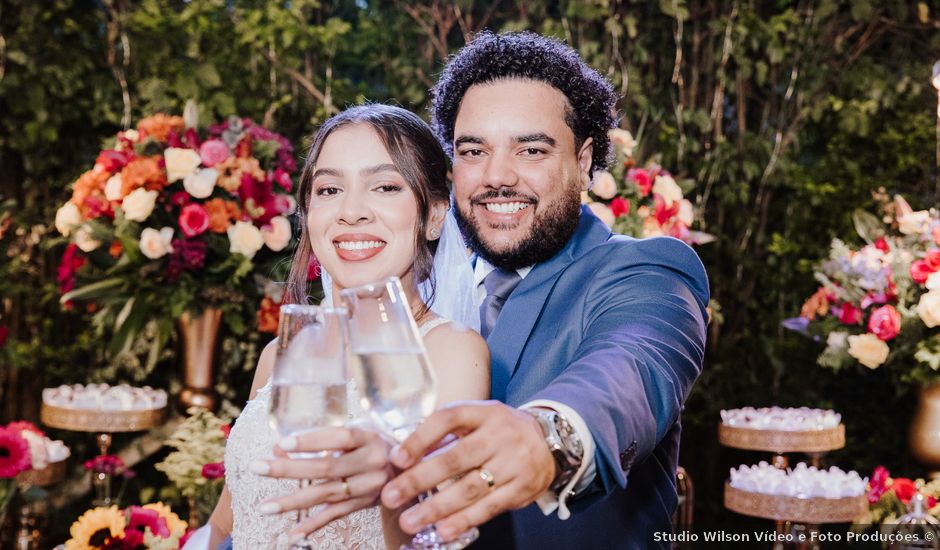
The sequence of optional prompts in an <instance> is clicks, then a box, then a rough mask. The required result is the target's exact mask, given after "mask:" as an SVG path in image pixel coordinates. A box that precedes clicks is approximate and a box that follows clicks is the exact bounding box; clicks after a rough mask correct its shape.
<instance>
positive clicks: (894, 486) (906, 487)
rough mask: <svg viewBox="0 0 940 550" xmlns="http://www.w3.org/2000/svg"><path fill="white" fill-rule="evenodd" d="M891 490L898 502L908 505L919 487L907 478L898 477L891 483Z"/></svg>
mask: <svg viewBox="0 0 940 550" xmlns="http://www.w3.org/2000/svg"><path fill="white" fill-rule="evenodd" d="M891 490H892V491H893V492H894V494H895V496H897V497H898V500H900V501H901V502H903V503H904V504H907V503H908V502H910V501H911V499H912V498H914V495H916V494H917V485H915V484H914V482H913V481H911V480H909V479H907V478H906V477H898V478H895V479H894V481H893V482H892V483H891Z"/></svg>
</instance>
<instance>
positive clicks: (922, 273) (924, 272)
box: [911, 260, 933, 285]
mask: <svg viewBox="0 0 940 550" xmlns="http://www.w3.org/2000/svg"><path fill="white" fill-rule="evenodd" d="M931 273H933V270H932V269H930V266H929V265H927V262H925V261H924V260H915V261H914V263H912V264H911V279H913V280H914V282H915V283H917V284H919V285H922V284H924V283H926V282H927V277H930V274H931Z"/></svg>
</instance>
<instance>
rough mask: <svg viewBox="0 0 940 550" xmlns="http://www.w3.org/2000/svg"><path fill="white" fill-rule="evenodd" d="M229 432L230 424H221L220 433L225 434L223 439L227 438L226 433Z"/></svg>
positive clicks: (230, 431)
mask: <svg viewBox="0 0 940 550" xmlns="http://www.w3.org/2000/svg"><path fill="white" fill-rule="evenodd" d="M230 433H232V425H231V424H226V425H224V426H222V435H224V436H225V439H228V435H229V434H230Z"/></svg>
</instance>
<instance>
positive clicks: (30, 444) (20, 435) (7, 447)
mask: <svg viewBox="0 0 940 550" xmlns="http://www.w3.org/2000/svg"><path fill="white" fill-rule="evenodd" d="M69 454H70V452H69V449H68V447H66V446H65V444H64V443H62V442H61V441H53V440H51V439H49V438H48V437H46V434H45V433H44V432H43V431H42V430H40V429H39V428H37V427H36V426H35V425H34V424H33V423H31V422H27V421H25V420H20V421H17V422H10V423H9V424H7V425H6V426H3V427H0V511H2V510H3V509H4V508H6V506H7V504H8V503H9V502H10V500H11V499H12V498H13V495H14V494H15V492H16V476H18V475H19V474H21V473H23V472H25V471H27V470H30V469H32V470H42V469H43V468H45V467H46V466H48V465H49V464H50V463H53V462H61V461H63V460H65V459H66V458H68V456H69Z"/></svg>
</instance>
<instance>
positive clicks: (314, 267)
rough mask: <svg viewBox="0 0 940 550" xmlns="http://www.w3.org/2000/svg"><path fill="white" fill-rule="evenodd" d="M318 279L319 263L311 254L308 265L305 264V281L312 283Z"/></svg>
mask: <svg viewBox="0 0 940 550" xmlns="http://www.w3.org/2000/svg"><path fill="white" fill-rule="evenodd" d="M319 277H320V262H319V261H318V260H317V257H316V256H314V255H313V254H311V255H310V263H309V264H307V280H308V281H312V280H314V279H317V278H319Z"/></svg>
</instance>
